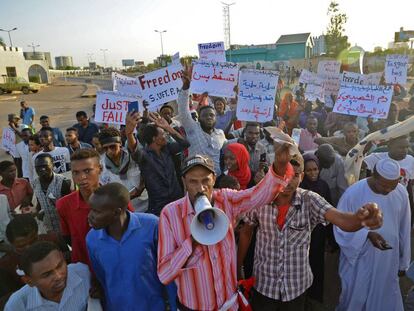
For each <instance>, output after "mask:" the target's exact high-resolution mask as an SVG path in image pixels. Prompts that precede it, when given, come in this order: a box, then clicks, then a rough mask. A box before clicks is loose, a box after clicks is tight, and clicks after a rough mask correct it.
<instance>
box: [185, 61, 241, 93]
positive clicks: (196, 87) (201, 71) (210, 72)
mask: <svg viewBox="0 0 414 311" xmlns="http://www.w3.org/2000/svg"><path fill="white" fill-rule="evenodd" d="M238 71H239V66H238V65H237V64H235V63H217V62H206V61H202V60H200V61H194V62H193V75H192V77H191V84H190V91H191V92H192V93H195V94H203V93H205V92H207V93H208V94H209V95H212V96H220V97H230V98H234V97H236V94H235V92H234V87H235V86H236V85H237V77H238Z"/></svg>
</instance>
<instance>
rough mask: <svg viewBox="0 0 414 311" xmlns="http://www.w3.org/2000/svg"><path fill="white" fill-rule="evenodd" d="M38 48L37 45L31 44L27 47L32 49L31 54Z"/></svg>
mask: <svg viewBox="0 0 414 311" xmlns="http://www.w3.org/2000/svg"><path fill="white" fill-rule="evenodd" d="M39 46H40V45H39V44H37V45H35V44H34V43H33V42H32V44H31V45H30V44H29V45H28V47H29V48H30V47H31V48H32V49H33V54H35V53H36V48H38V47H39Z"/></svg>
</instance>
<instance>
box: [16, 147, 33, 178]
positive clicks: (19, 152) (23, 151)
mask: <svg viewBox="0 0 414 311" xmlns="http://www.w3.org/2000/svg"><path fill="white" fill-rule="evenodd" d="M16 158H21V159H22V171H23V177H24V178H29V177H30V164H29V163H30V161H31V158H30V151H29V145H28V144H25V142H24V141H21V142H20V143H18V144H16Z"/></svg>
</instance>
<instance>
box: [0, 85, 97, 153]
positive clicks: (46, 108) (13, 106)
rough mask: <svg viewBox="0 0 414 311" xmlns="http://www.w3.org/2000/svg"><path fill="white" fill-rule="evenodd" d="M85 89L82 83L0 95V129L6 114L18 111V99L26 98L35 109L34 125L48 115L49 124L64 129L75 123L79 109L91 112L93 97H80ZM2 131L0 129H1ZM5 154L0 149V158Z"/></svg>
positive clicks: (4, 124)
mask: <svg viewBox="0 0 414 311" xmlns="http://www.w3.org/2000/svg"><path fill="white" fill-rule="evenodd" d="M84 91H85V86H84V85H75V84H73V85H67V86H54V85H51V86H47V87H45V88H42V89H41V90H40V91H39V92H38V93H37V94H28V95H23V94H13V95H12V96H13V98H10V97H11V96H9V95H7V96H6V95H2V96H0V129H3V127H5V126H7V115H8V114H9V113H17V114H19V111H20V101H21V100H22V99H24V100H26V101H27V102H28V103H29V105H30V106H31V107H33V108H34V109H35V111H36V117H35V121H36V122H35V127H36V129H38V128H39V127H40V124H39V117H40V116H41V115H48V116H49V117H50V118H51V125H52V126H54V127H59V128H60V129H62V131H64V129H66V128H67V127H69V126H71V125H73V124H74V123H76V118H75V114H76V112H77V111H79V110H84V111H86V112H87V113H88V114H91V113H92V105H93V104H94V103H95V98H81V97H80V96H81V94H82V93H83V92H84ZM1 131H2V130H1ZM5 156H7V155H6V154H5V153H4V151H3V150H0V160H4V159H5Z"/></svg>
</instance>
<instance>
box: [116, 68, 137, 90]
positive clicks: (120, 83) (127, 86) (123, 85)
mask: <svg viewBox="0 0 414 311" xmlns="http://www.w3.org/2000/svg"><path fill="white" fill-rule="evenodd" d="M112 84H113V90H114V91H118V92H121V93H126V94H136V95H141V89H140V88H139V87H138V81H137V78H134V77H128V76H124V75H121V74H119V73H117V72H113V73H112Z"/></svg>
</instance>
